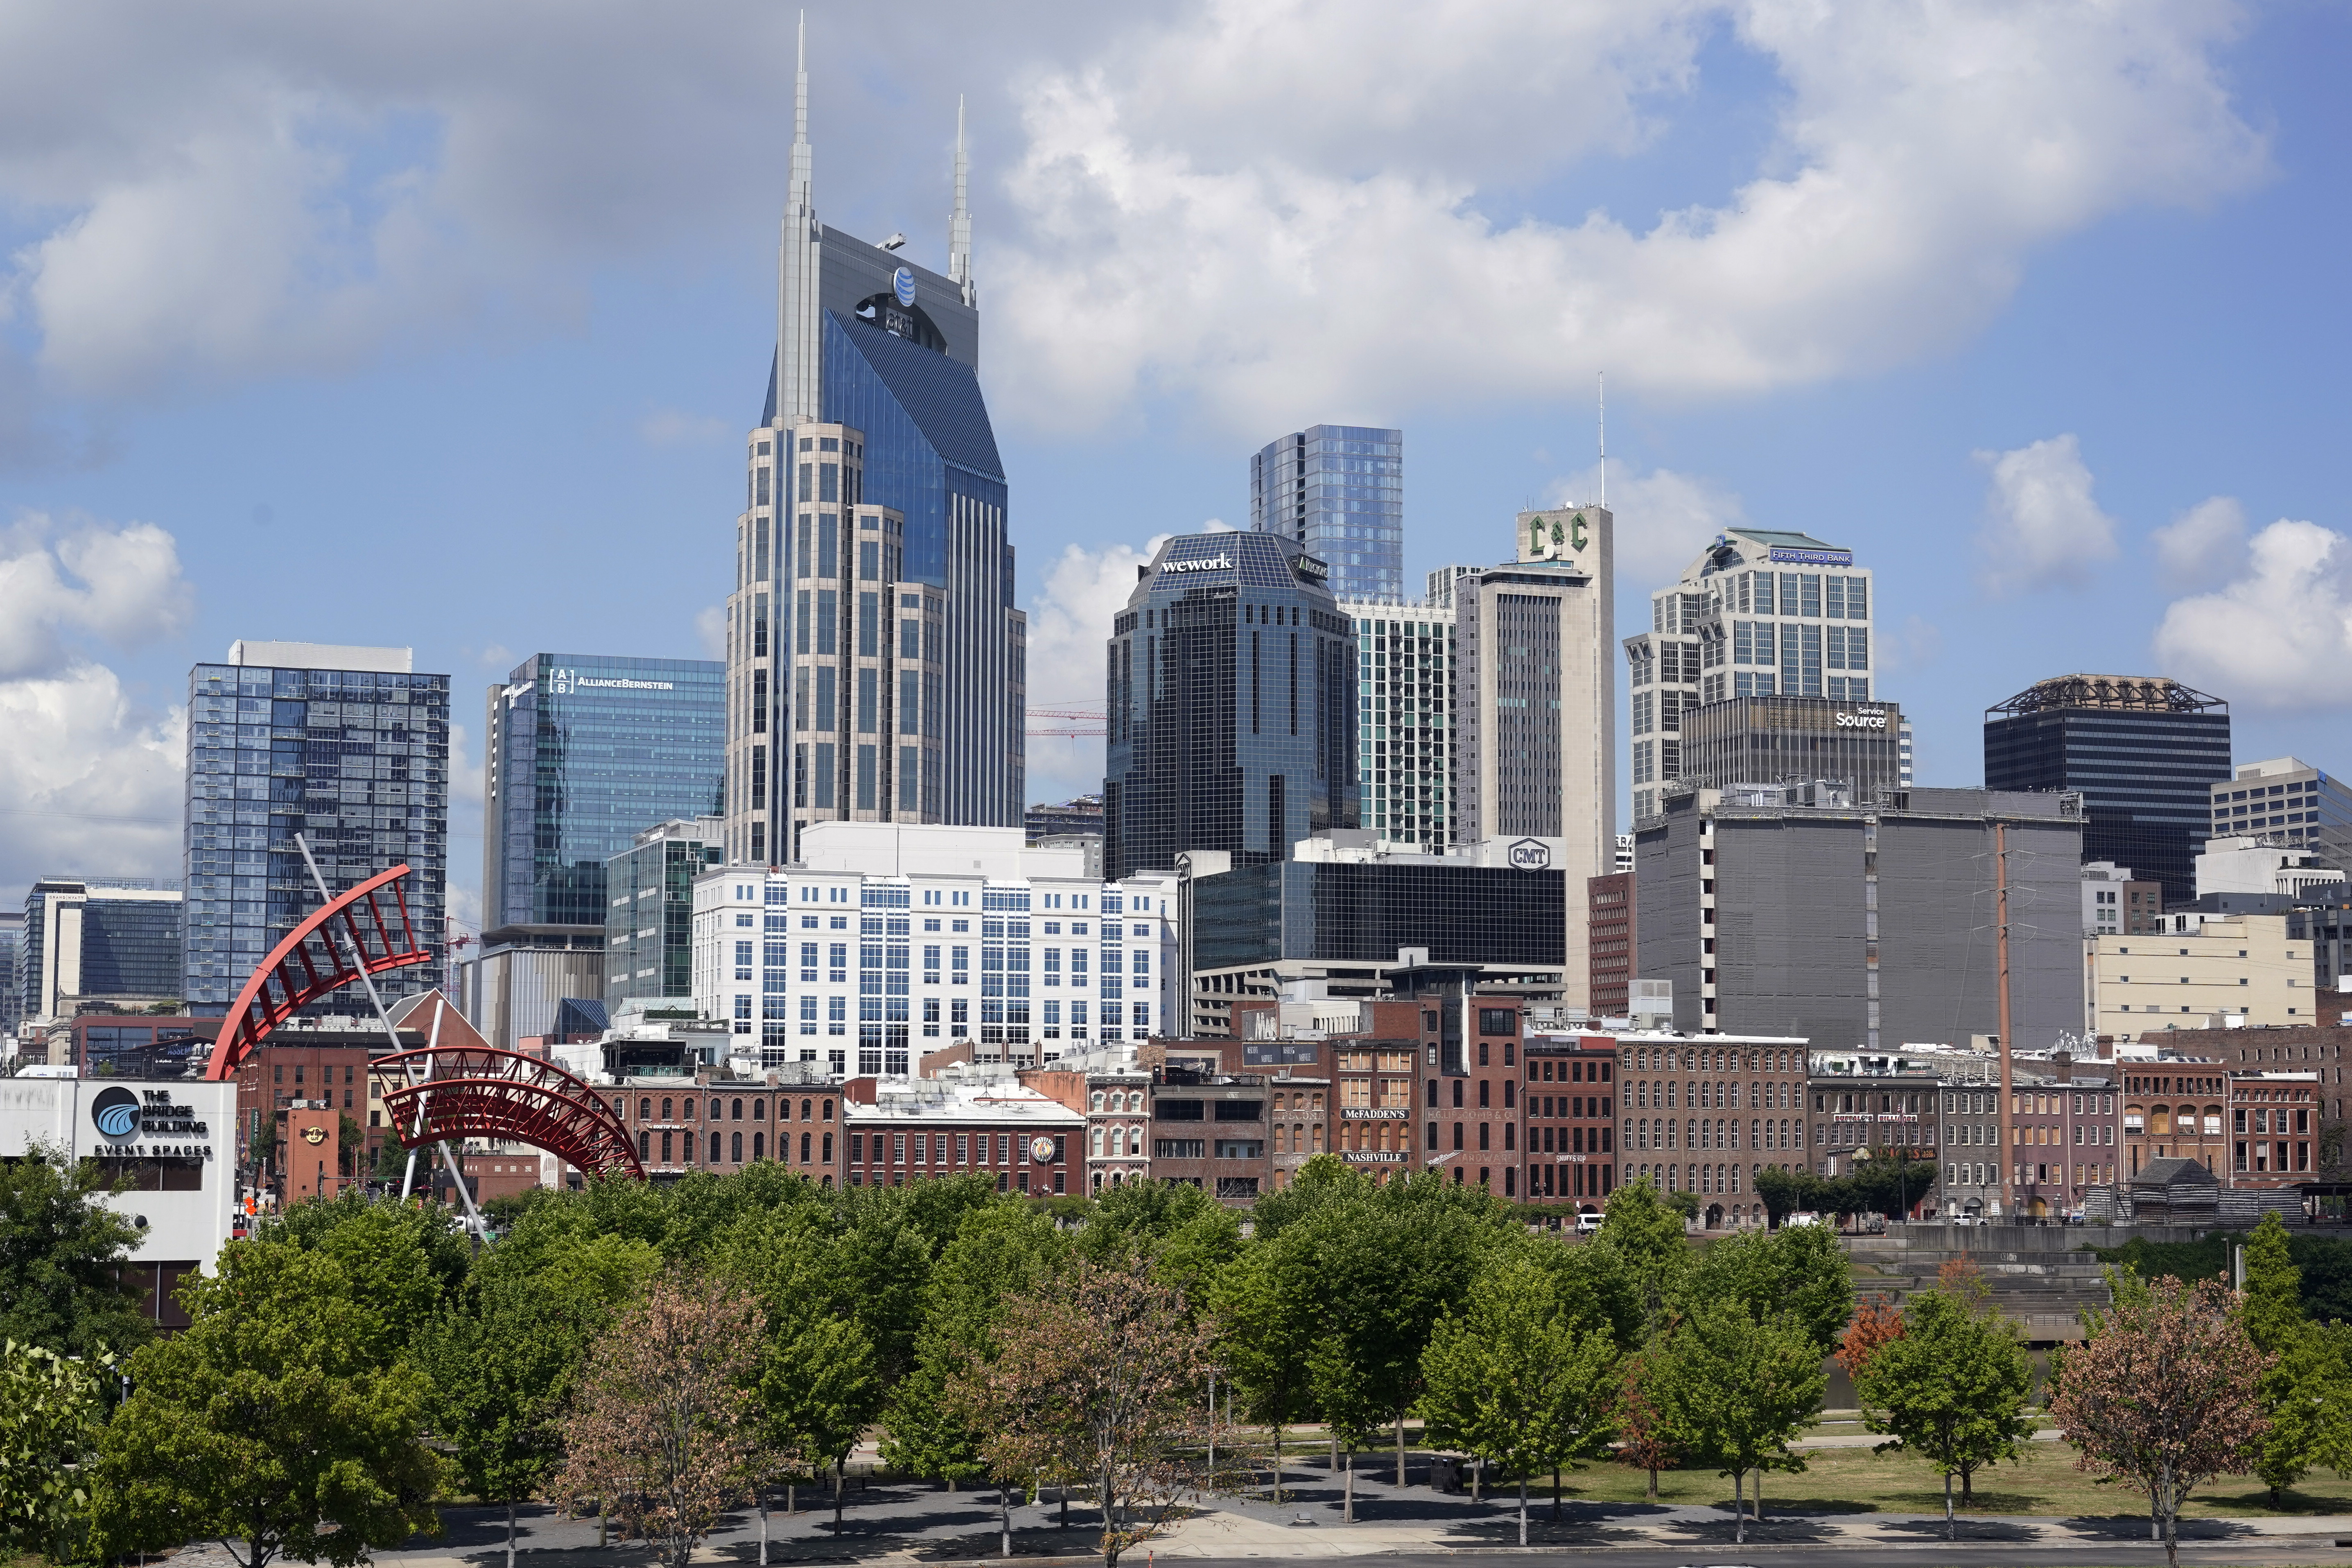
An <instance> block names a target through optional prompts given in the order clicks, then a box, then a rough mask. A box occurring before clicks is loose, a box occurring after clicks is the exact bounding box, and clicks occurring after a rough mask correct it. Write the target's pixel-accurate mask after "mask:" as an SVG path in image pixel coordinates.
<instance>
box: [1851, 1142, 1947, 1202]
mask: <svg viewBox="0 0 2352 1568" xmlns="http://www.w3.org/2000/svg"><path fill="white" fill-rule="evenodd" d="M1938 1172H1939V1167H1938V1166H1937V1163H1936V1162H1935V1161H1933V1160H1922V1159H1920V1158H1918V1157H1917V1156H1916V1155H1914V1154H1913V1153H1912V1152H1911V1151H1910V1150H1908V1149H1887V1150H1884V1151H1882V1152H1880V1153H1879V1155H1878V1157H1877V1158H1875V1159H1871V1160H1857V1161H1855V1162H1854V1166H1853V1184H1854V1188H1855V1191H1856V1195H1857V1196H1858V1197H1859V1198H1860V1199H1861V1202H1862V1206H1863V1207H1864V1208H1865V1209H1868V1210H1870V1211H1871V1212H1873V1213H1875V1214H1883V1215H1885V1216H1886V1217H1887V1218H1888V1219H1901V1218H1903V1217H1904V1216H1905V1215H1908V1214H1909V1213H1910V1212H1911V1209H1912V1207H1913V1205H1916V1204H1917V1203H1918V1202H1919V1200H1920V1199H1922V1198H1924V1197H1926V1196H1927V1194H1929V1193H1932V1192H1934V1191H1935V1190H1936V1182H1937V1176H1938ZM1856 1212H1859V1211H1856Z"/></svg>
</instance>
